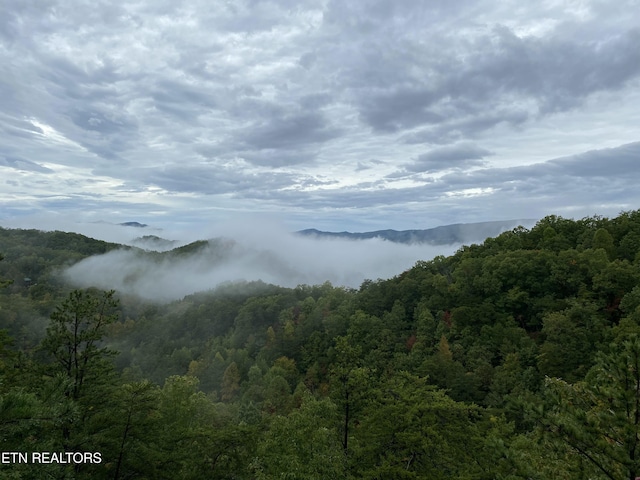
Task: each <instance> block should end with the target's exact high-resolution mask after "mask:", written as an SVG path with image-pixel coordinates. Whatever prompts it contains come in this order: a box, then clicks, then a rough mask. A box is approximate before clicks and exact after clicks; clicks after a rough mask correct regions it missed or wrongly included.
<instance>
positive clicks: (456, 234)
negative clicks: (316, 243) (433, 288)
mask: <svg viewBox="0 0 640 480" xmlns="http://www.w3.org/2000/svg"><path fill="white" fill-rule="evenodd" d="M535 223H536V220H534V219H520V220H503V221H494V222H479V223H455V224H452V225H443V226H440V227H435V228H428V229H425V230H376V231H373V232H360V233H358V232H356V233H352V232H323V231H321V230H316V229H315V228H308V229H306V230H300V231H298V232H296V233H297V234H298V235H303V236H312V237H318V238H347V239H351V240H366V239H371V238H380V239H383V240H388V241H390V242H396V243H407V244H414V243H428V244H431V245H451V244H455V243H474V242H483V241H484V240H486V239H487V238H489V237H495V236H497V235H500V234H501V233H502V232H504V231H507V230H511V229H513V228H515V227H517V226H519V225H522V226H525V227H531V226H533V225H534V224H535Z"/></svg>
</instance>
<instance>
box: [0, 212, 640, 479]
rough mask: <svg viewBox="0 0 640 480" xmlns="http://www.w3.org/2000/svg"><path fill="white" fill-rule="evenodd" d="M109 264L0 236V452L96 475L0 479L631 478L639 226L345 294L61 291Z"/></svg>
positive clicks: (76, 244) (46, 240)
mask: <svg viewBox="0 0 640 480" xmlns="http://www.w3.org/2000/svg"><path fill="white" fill-rule="evenodd" d="M219 246H220V248H224V243H220V244H219ZM120 248H123V247H121V246H119V245H116V244H110V243H106V242H101V241H98V240H93V239H90V238H87V237H83V236H81V235H77V234H70V233H62V232H39V231H34V230H8V229H0V253H1V254H2V255H3V257H4V258H3V259H2V261H0V279H1V280H2V281H1V283H0V285H1V286H2V288H1V289H0V329H2V330H1V332H0V382H1V383H0V429H1V434H2V441H3V447H2V449H3V451H5V452H25V453H33V452H99V453H100V459H101V461H100V462H99V463H97V462H73V461H72V462H69V463H57V462H52V463H47V464H43V463H33V462H25V463H18V462H9V463H2V464H0V471H2V475H5V476H8V478H42V477H46V476H49V477H50V478H115V479H124V478H185V479H187V478H189V479H199V478H203V479H204V478H207V479H210V478H221V479H222V478H237V479H245V478H246V479H271V478H273V479H275V478H291V479H298V478H299V479H313V478H317V479H326V478H336V479H337V478H369V479H389V478H407V479H410V478H411V479H418V478H424V479H439V478H442V479H445V478H468V479H550V478H557V479H577V478H585V479H586V478H590V479H600V478H603V479H605V478H608V479H614V478H615V479H619V478H629V479H634V478H635V477H636V476H637V475H640V456H639V455H638V451H639V449H640V440H639V438H640V393H639V392H640V389H639V388H638V387H637V386H638V385H640V337H639V334H640V211H630V212H623V213H621V214H620V215H619V216H618V217H615V218H611V219H609V218H603V217H591V218H585V219H581V220H571V219H565V218H562V217H557V216H549V217H546V218H544V219H542V220H540V221H539V222H538V223H537V224H536V225H535V226H534V227H533V228H531V229H530V230H529V229H525V228H516V229H514V230H511V231H508V232H505V233H503V234H501V235H500V236H498V237H495V238H489V239H487V240H486V241H485V242H483V243H482V244H474V245H468V246H464V247H462V248H460V249H459V250H458V251H457V252H456V253H455V254H454V255H451V256H449V257H443V256H440V257H436V258H434V259H432V260H424V261H420V262H418V263H417V264H416V265H415V266H414V267H413V268H411V269H409V270H407V271H405V272H403V273H400V274H399V275H397V276H396V277H393V278H390V279H377V280H367V281H365V282H364V283H363V284H362V285H361V286H360V288H358V289H350V288H343V287H336V286H333V285H331V284H330V283H325V284H322V285H299V286H298V287H296V288H284V287H279V286H275V285H269V284H267V283H263V282H239V283H233V284H226V285H222V286H220V287H218V288H217V289H215V290H211V291H203V292H200V293H197V294H193V295H188V296H186V297H184V298H182V299H180V300H177V301H173V302H170V303H162V304H161V303H152V302H148V301H145V300H142V299H141V298H139V297H136V296H134V295H132V294H131V293H130V292H127V291H116V292H113V291H101V290H98V289H95V288H91V289H85V290H76V289H74V288H73V287H72V286H71V285H70V284H69V283H68V282H67V280H65V277H64V276H63V275H62V272H63V271H64V270H65V269H66V268H67V267H69V266H71V265H73V264H74V263H77V262H78V261H80V260H81V259H84V258H87V257H89V256H91V255H96V254H103V253H105V252H109V251H112V250H117V249H120ZM199 248H202V244H193V245H191V246H188V247H183V248H181V249H177V250H176V251H173V252H168V254H171V255H187V254H189V252H190V251H192V250H195V249H199ZM208 248H211V246H210V245H209V246H208ZM140 252H141V253H140V254H141V255H142V254H144V255H150V256H154V255H160V254H155V253H153V252H147V253H143V252H142V251H140ZM158 258H159V257H158ZM180 281H181V279H180V278H176V282H180Z"/></svg>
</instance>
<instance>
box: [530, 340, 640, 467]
mask: <svg viewBox="0 0 640 480" xmlns="http://www.w3.org/2000/svg"><path fill="white" fill-rule="evenodd" d="M545 393H546V399H547V405H548V407H547V409H546V410H545V411H543V415H542V416H541V417H540V422H541V426H542V427H543V430H544V432H545V433H546V434H547V435H548V436H549V437H550V438H552V439H553V440H555V442H556V443H557V444H558V443H559V444H561V445H562V446H564V447H565V449H566V450H567V451H568V452H569V453H571V454H573V455H574V456H579V457H582V458H583V459H585V460H587V461H588V462H589V464H590V465H591V467H592V470H593V471H592V474H591V475H592V476H591V477H590V478H608V479H611V480H614V479H620V478H628V479H630V480H635V479H636V477H637V476H638V475H640V339H639V338H638V336H636V335H632V336H630V337H629V338H627V339H626V340H625V341H623V342H622V343H621V344H615V345H613V346H612V347H611V351H610V352H609V353H607V354H602V353H601V354H600V355H599V356H598V359H597V362H596V364H595V365H594V367H593V368H592V369H591V371H590V372H589V374H588V375H587V378H586V380H585V381H584V382H578V383H575V384H570V383H567V382H564V381H563V380H560V379H548V380H547V383H546V392H545Z"/></svg>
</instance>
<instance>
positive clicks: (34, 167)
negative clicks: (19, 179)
mask: <svg viewBox="0 0 640 480" xmlns="http://www.w3.org/2000/svg"><path fill="white" fill-rule="evenodd" d="M0 166H3V167H9V168H14V169H16V170H23V171H27V172H38V173H45V174H49V173H53V170H51V169H50V168H47V167H45V166H42V165H40V164H39V163H36V162H32V161H31V160H27V159H24V158H20V157H13V156H3V155H1V154H0Z"/></svg>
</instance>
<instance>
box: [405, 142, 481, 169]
mask: <svg viewBox="0 0 640 480" xmlns="http://www.w3.org/2000/svg"><path fill="white" fill-rule="evenodd" d="M490 155H492V153H491V152H490V151H489V150H486V149H484V148H480V147H478V146H477V145H474V144H471V143H461V144H457V145H450V146H446V147H440V148H435V149H433V150H431V151H429V152H427V153H424V154H422V155H420V156H419V157H418V158H417V159H416V160H415V161H414V162H412V163H408V164H406V165H405V168H406V170H408V171H410V172H425V173H432V172H437V171H441V170H448V169H451V168H468V167H476V166H482V165H484V164H485V163H486V162H485V161H484V160H483V158H484V157H487V156H490Z"/></svg>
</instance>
